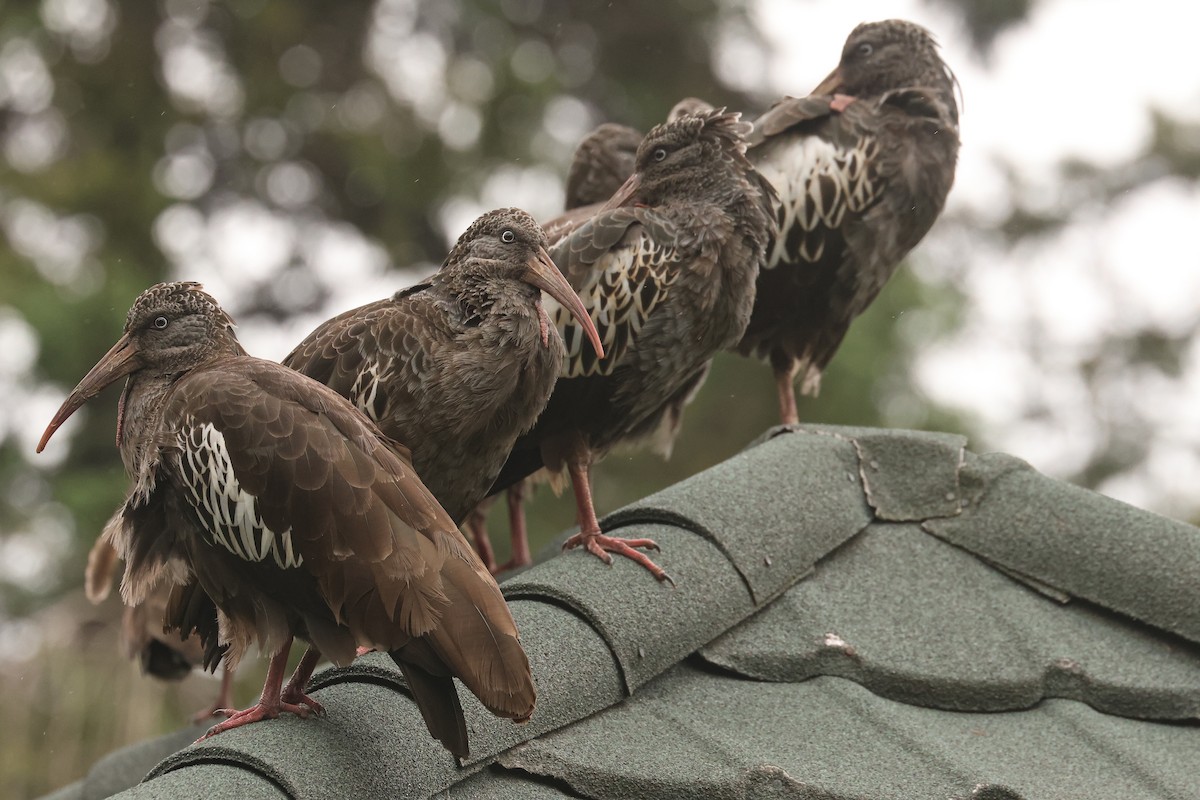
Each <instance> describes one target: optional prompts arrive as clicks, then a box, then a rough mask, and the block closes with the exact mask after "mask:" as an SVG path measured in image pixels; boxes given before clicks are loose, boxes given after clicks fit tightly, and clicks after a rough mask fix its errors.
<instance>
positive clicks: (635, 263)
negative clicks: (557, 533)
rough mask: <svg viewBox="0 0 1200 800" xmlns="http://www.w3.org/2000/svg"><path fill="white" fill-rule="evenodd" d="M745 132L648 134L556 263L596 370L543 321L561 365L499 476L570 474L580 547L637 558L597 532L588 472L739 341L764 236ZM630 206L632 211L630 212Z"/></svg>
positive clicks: (686, 129)
mask: <svg viewBox="0 0 1200 800" xmlns="http://www.w3.org/2000/svg"><path fill="white" fill-rule="evenodd" d="M745 130H746V126H745V125H744V123H741V122H739V121H738V115H737V114H727V113H724V111H723V110H722V111H713V112H709V113H706V114H702V115H699V116H687V117H683V118H681V119H679V120H677V121H675V122H671V123H667V124H664V125H660V126H658V127H656V128H655V129H654V130H652V131H651V132H650V133H649V134H648V135H647V137H646V139H645V141H643V143H642V145H641V146H640V147H639V149H638V155H637V171H636V172H635V173H634V175H633V177H631V178H630V180H629V182H627V184H626V185H625V187H623V188H622V190H621V191H620V192H619V193H618V194H617V195H616V196H614V197H613V198H612V199H611V200H610V202H609V203H608V204H606V205H605V207H604V208H602V209H601V210H600V211H599V212H598V213H595V214H594V215H593V216H592V217H591V219H589V220H588V221H587V222H586V223H584V224H583V225H582V226H581V227H579V228H578V229H577V230H575V232H574V233H572V234H571V235H569V236H567V237H566V238H564V239H562V240H561V241H559V242H558V243H557V244H555V245H554V246H553V248H552V251H551V252H552V253H553V254H554V256H555V258H556V263H558V264H559V265H560V266H561V267H562V268H563V272H564V274H566V276H567V279H568V280H569V281H570V282H571V285H572V286H574V287H575V288H576V289H577V290H578V292H579V294H580V296H581V297H582V299H583V302H584V305H585V306H586V307H587V309H588V313H589V315H590V316H591V318H592V320H593V321H594V322H595V324H596V328H597V330H598V331H599V333H600V338H601V341H602V342H604V345H605V352H606V358H605V359H604V360H603V361H601V362H597V361H596V359H595V358H594V356H593V355H591V354H590V353H589V351H588V349H587V348H586V347H584V346H582V344H581V342H582V338H583V335H582V331H581V330H580V329H579V325H578V322H576V321H574V320H573V319H571V318H569V317H568V316H567V315H566V314H565V313H564V312H563V311H562V310H561V309H554V310H552V311H551V316H552V318H553V319H554V322H555V325H556V327H558V329H559V331H560V332H561V333H562V336H563V341H564V342H565V343H566V346H567V361H566V365H565V367H564V369H563V373H562V377H561V378H560V380H559V382H558V385H557V386H556V387H555V390H554V393H553V395H552V396H551V399H550V402H549V404H548V405H547V407H546V411H545V412H544V413H543V414H542V416H541V418H540V419H539V420H538V423H537V425H536V426H535V427H534V430H533V432H532V433H530V434H529V435H527V436H524V437H521V439H519V440H518V441H517V444H516V446H515V447H514V449H513V453H512V455H511V456H510V457H509V460H508V463H507V464H506V465H505V469H504V470H503V472H502V473H501V476H500V478H499V479H498V480H497V485H496V488H497V489H500V488H504V487H505V486H507V485H510V484H511V483H513V482H514V481H516V480H518V479H520V478H521V477H523V476H525V475H528V474H530V473H531V472H532V471H534V470H536V469H537V468H538V467H540V466H542V465H543V463H544V464H545V465H546V466H547V467H549V468H550V469H551V470H554V471H557V470H561V469H562V468H563V466H566V467H567V468H568V470H569V471H570V473H571V478H572V483H573V486H574V489H575V495H576V501H577V504H578V506H579V515H580V526H581V531H580V534H579V535H578V536H576V537H573V538H572V539H571V540H569V542H568V546H576V545H584V546H587V547H588V549H589V550H590V551H591V552H593V553H595V554H596V555H598V556H600V557H601V558H604V559H606V560H608V556H607V554H606V553H605V552H604V551H605V550H610V551H613V552H619V553H621V554H622V555H625V556H627V557H630V558H634V559H635V560H637V561H638V562H639V563H642V564H643V565H644V566H646V567H647V568H649V569H651V570H652V571H653V572H654V573H655V575H656V576H657V577H660V578H662V577H665V576H664V574H663V573H662V571H661V570H660V569H658V567H657V566H655V565H654V564H653V563H652V562H651V561H650V560H649V559H648V558H646V556H645V555H644V554H642V553H638V552H636V551H633V550H631V549H630V547H629V545H630V544H634V545H635V546H652V545H653V543H652V542H647V541H646V540H637V541H636V542H634V543H626V542H624V541H623V540H620V539H612V538H610V537H603V536H601V535H600V531H599V525H598V524H597V522H596V517H595V511H594V509H593V508H592V504H591V499H590V489H589V486H588V477H587V475H588V468H589V465H590V464H591V462H592V461H593V460H594V459H595V458H597V457H600V456H603V455H604V454H605V453H607V452H608V451H609V450H610V449H611V448H612V447H613V446H615V445H616V444H618V443H621V442H629V441H635V440H638V439H642V438H645V437H647V436H649V435H651V434H653V433H655V432H656V431H657V430H658V429H659V428H660V427H661V426H662V425H663V424H664V422H667V423H668V424H669V423H670V421H671V418H672V415H673V413H674V412H675V411H677V409H676V408H674V407H673V406H672V403H673V402H678V399H679V397H678V396H679V394H680V392H690V391H694V389H695V388H696V387H697V386H698V383H699V380H700V379H701V377H702V372H703V371H704V370H706V369H707V366H708V363H709V361H710V359H711V358H712V356H713V355H714V354H715V353H716V352H717V351H718V350H720V349H722V348H725V347H729V346H731V345H732V344H733V343H735V342H736V341H737V340H738V338H740V336H741V334H742V331H743V329H744V328H745V325H746V323H747V321H748V319H749V315H750V310H751V307H752V305H753V302H754V279H755V277H756V275H757V272H758V269H759V267H760V265H761V263H762V261H763V259H764V257H765V248H766V244H767V240H768V238H769V229H770V226H771V216H770V197H769V195H770V191H771V190H770V187H769V186H767V185H766V184H765V183H764V182H763V181H762V180H761V178H760V177H759V176H758V174H757V173H756V172H754V170H753V169H752V168H751V166H750V164H749V162H748V161H747V160H746V158H745V155H744V148H745V144H744V141H743V139H742V135H743V134H744V132H745ZM629 204H632V205H629Z"/></svg>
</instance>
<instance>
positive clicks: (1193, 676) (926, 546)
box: [700, 523, 1200, 720]
mask: <svg viewBox="0 0 1200 800" xmlns="http://www.w3.org/2000/svg"><path fill="white" fill-rule="evenodd" d="M700 653H701V655H702V656H703V658H704V659H705V660H707V661H708V662H710V663H712V664H714V665H716V666H719V667H722V668H724V669H728V670H730V671H733V672H737V673H738V674H740V675H744V676H747V677H750V678H756V679H760V680H767V681H802V680H806V679H808V678H812V677H816V676H818V675H835V676H839V677H844V678H849V679H851V680H854V681H855V682H857V683H859V684H861V685H862V686H864V687H866V688H867V689H870V690H871V691H873V692H875V693H876V694H878V695H881V696H883V697H887V698H890V699H892V700H897V701H900V702H904V703H913V704H918V705H924V706H929V707H934V708H943V709H958V710H968V711H1004V710H1015V709H1022V708H1029V707H1031V706H1033V705H1035V704H1036V703H1038V702H1039V701H1041V700H1043V699H1045V698H1048V697H1060V698H1070V699H1075V700H1080V701H1083V702H1085V703H1088V704H1089V705H1091V706H1093V707H1094V708H1096V709H1098V710H1100V711H1104V712H1107V713H1110V714H1120V715H1122V716H1128V717H1141V718H1150V719H1165V720H1188V719H1195V718H1197V717H1200V647H1197V646H1195V645H1193V644H1191V643H1190V642H1187V641H1184V640H1182V639H1177V638H1175V637H1164V636H1162V635H1158V634H1156V633H1155V632H1153V631H1150V630H1147V629H1146V627H1145V626H1144V625H1140V624H1138V623H1136V622H1134V621H1132V620H1129V619H1127V618H1124V617H1121V616H1118V615H1116V614H1113V613H1112V612H1110V611H1107V610H1105V609H1102V608H1098V607H1096V606H1094V605H1092V604H1089V603H1078V602H1076V603H1070V604H1065V605H1064V604H1061V603H1058V602H1055V601H1054V600H1052V599H1050V598H1048V597H1046V596H1045V595H1042V594H1040V593H1037V592H1034V591H1031V590H1030V589H1029V588H1028V587H1027V586H1025V585H1024V584H1022V583H1019V582H1017V581H1015V580H1013V579H1011V578H1009V577H1008V576H1006V575H1005V574H1003V573H1000V572H997V571H995V570H993V569H991V568H990V567H989V566H988V565H987V564H986V563H984V562H982V561H980V560H979V559H978V558H976V557H975V556H973V555H971V554H970V553H968V552H966V551H964V550H961V549H959V548H957V547H954V546H952V545H948V544H946V543H945V542H942V541H940V540H938V539H936V538H934V537H931V536H929V535H928V534H927V533H925V532H923V531H922V530H921V528H920V527H919V526H917V525H916V524H911V523H909V524H896V523H877V524H875V525H872V526H871V527H869V528H868V529H867V530H866V531H864V532H863V533H862V534H861V535H860V536H858V537H856V538H855V539H854V540H853V541H851V542H849V543H847V544H846V546H845V547H843V548H841V549H840V550H838V551H837V552H836V553H834V554H832V555H831V556H830V557H829V558H828V559H826V560H825V561H823V562H821V563H820V564H819V565H818V566H817V570H816V572H815V574H814V575H813V576H812V577H811V578H809V579H808V580H805V581H802V582H801V583H799V584H797V585H796V586H794V587H793V588H792V589H790V590H789V591H788V592H787V593H786V594H785V595H784V596H783V597H781V598H779V600H777V601H776V602H774V603H772V604H771V606H770V607H769V608H766V609H764V610H763V611H762V612H761V613H759V614H758V615H756V616H755V617H754V618H753V619H750V620H748V621H747V622H746V623H745V624H743V625H740V626H738V627H737V628H735V629H734V630H732V631H730V632H729V633H726V634H725V635H723V636H720V637H718V638H717V639H716V640H714V641H713V642H711V643H710V644H708V645H706V646H705V647H704V648H702V649H701V651H700Z"/></svg>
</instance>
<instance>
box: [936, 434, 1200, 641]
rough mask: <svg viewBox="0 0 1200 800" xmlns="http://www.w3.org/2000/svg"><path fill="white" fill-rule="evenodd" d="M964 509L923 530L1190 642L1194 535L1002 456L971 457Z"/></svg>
mask: <svg viewBox="0 0 1200 800" xmlns="http://www.w3.org/2000/svg"><path fill="white" fill-rule="evenodd" d="M963 482H964V485H967V486H969V487H970V489H969V497H968V499H969V502H967V504H966V505H965V507H964V508H963V512H962V514H960V515H959V516H957V517H952V518H946V519H936V520H929V521H928V522H926V523H925V528H926V530H928V531H930V532H931V533H933V534H935V535H936V536H940V537H942V538H944V539H945V540H946V541H948V542H951V543H953V544H956V545H958V546H959V547H963V548H965V549H967V550H970V551H971V552H973V553H976V554H978V555H980V556H982V557H983V558H986V559H988V560H989V561H993V562H995V563H996V564H999V565H1001V566H1003V567H1005V568H1006V569H1008V570H1011V571H1012V572H1014V573H1017V574H1021V575H1028V576H1030V577H1031V578H1033V579H1035V580H1036V581H1038V582H1041V583H1044V584H1048V585H1049V586H1051V587H1054V588H1056V589H1059V590H1061V591H1063V592H1066V593H1067V594H1069V595H1071V596H1072V597H1079V598H1083V599H1085V600H1089V601H1091V602H1093V603H1096V604H1097V605H1100V606H1103V607H1105V608H1108V609H1111V610H1113V611H1117V612H1120V613H1122V614H1125V615H1127V616H1130V617H1133V618H1134V619H1138V620H1141V621H1143V622H1145V623H1147V624H1150V625H1153V626H1155V627H1157V628H1161V629H1163V630H1166V631H1171V632H1172V633H1176V634H1178V635H1180V636H1183V637H1185V638H1187V639H1190V640H1191V641H1193V642H1200V604H1197V603H1196V602H1195V601H1194V596H1195V592H1196V587H1197V586H1200V531H1198V530H1197V529H1196V528H1195V527H1193V526H1191V525H1186V524H1184V523H1182V522H1176V521H1175V520H1170V519H1167V518H1165V517H1160V516H1158V515H1155V514H1151V513H1150V512H1147V511H1142V510H1141V509H1138V508H1134V507H1133V506H1130V505H1126V504H1125V503H1122V502H1119V501H1117V500H1113V499H1111V498H1108V497H1104V496H1102V495H1099V494H1096V493H1095V492H1090V491H1088V490H1086V489H1080V488H1078V487H1075V486H1071V485H1070V484H1066V483H1063V482H1061V481H1056V480H1053V479H1051V478H1047V477H1046V476H1044V475H1041V474H1039V473H1037V472H1035V471H1033V469H1031V468H1030V467H1029V466H1028V465H1027V464H1025V462H1023V461H1020V460H1019V459H1015V458H1013V457H1011V456H1005V455H985V456H972V457H970V458H968V460H967V463H966V465H965V466H964V468H963Z"/></svg>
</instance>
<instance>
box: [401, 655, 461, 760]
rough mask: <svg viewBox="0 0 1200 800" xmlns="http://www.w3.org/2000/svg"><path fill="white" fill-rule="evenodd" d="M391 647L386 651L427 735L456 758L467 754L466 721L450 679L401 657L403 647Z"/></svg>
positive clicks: (452, 681) (452, 680)
mask: <svg viewBox="0 0 1200 800" xmlns="http://www.w3.org/2000/svg"><path fill="white" fill-rule="evenodd" d="M406 649H408V648H402V649H400V650H393V651H392V652H391V653H389V654H388V655H390V656H391V657H392V660H393V661H395V662H396V666H398V667H399V668H400V671H401V672H403V673H404V679H405V680H406V681H407V682H408V688H409V690H410V691H411V692H412V696H413V700H415V701H416V702H417V708H418V709H419V710H420V711H421V717H422V718H423V719H424V720H425V727H426V728H428V729H429V735H430V736H432V737H433V738H435V739H437V740H438V741H439V742H441V743H442V744H443V745H445V746H446V749H447V750H449V751H450V752H451V753H453V754H454V755H456V756H458V757H459V758H466V757H467V755H468V754H469V752H470V751H469V747H468V744H467V721H466V719H464V718H463V712H462V705H460V704H459V702H458V691H457V690H456V689H455V688H454V679H453V678H451V677H450V676H449V675H434V674H433V673H431V672H428V671H427V670H425V669H423V668H422V667H420V666H418V665H417V664H414V663H412V661H411V660H407V659H405V657H404V656H405V655H406V653H405V650H406Z"/></svg>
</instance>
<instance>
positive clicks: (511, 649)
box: [426, 556, 537, 722]
mask: <svg viewBox="0 0 1200 800" xmlns="http://www.w3.org/2000/svg"><path fill="white" fill-rule="evenodd" d="M472 562H478V559H477V558H473V559H472V561H468V560H465V559H462V558H456V557H453V556H452V557H450V558H448V559H446V562H445V564H444V565H443V566H442V580H443V588H444V589H445V591H446V595H447V597H449V598H450V606H449V607H448V608H447V609H446V611H445V613H444V614H443V615H442V624H441V625H439V626H438V628H437V630H435V631H434V632H433V633H431V634H429V635H428V636H426V640H427V641H429V643H430V645H431V646H432V647H433V649H434V651H435V652H436V653H437V654H438V656H439V658H441V660H442V661H444V662H445V663H446V665H447V666H448V667H449V668H450V671H451V672H452V673H453V674H454V675H456V676H458V678H459V679H460V680H461V681H462V682H463V683H464V684H466V686H467V688H468V689H470V690H471V691H472V692H473V693H474V694H475V696H476V697H478V698H479V699H480V701H481V702H482V703H483V704H484V705H485V706H486V707H487V708H488V710H489V711H491V712H492V713H493V714H496V715H497V716H501V717H507V718H509V719H513V720H516V721H518V722H523V721H525V720H527V719H529V717H530V716H531V715H532V714H533V708H534V705H535V704H536V701H537V690H536V689H535V688H534V686H533V677H532V675H531V674H530V671H529V659H528V658H526V656H525V651H524V650H523V649H522V648H521V641H520V637H519V636H518V634H517V625H516V623H515V622H514V621H513V618H512V614H511V613H510V612H509V610H508V604H507V603H506V602H505V601H504V595H502V594H501V593H500V588H499V587H498V586H497V585H496V581H495V580H494V579H493V578H492V576H491V575H490V574H489V573H488V572H487V570H486V569H484V567H483V565H482V564H479V563H472Z"/></svg>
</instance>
